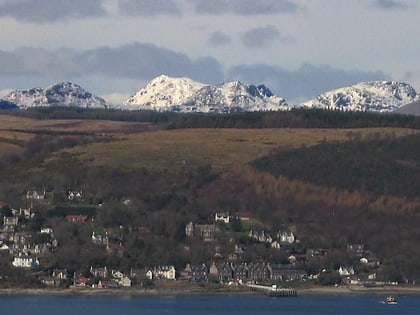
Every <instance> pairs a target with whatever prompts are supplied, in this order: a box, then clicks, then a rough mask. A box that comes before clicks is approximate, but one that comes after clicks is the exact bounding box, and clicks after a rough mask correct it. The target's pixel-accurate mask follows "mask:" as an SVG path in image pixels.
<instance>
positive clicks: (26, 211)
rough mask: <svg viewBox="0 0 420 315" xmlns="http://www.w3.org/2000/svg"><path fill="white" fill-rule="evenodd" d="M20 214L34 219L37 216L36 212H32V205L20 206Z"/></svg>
mask: <svg viewBox="0 0 420 315" xmlns="http://www.w3.org/2000/svg"><path fill="white" fill-rule="evenodd" d="M18 214H19V215H20V216H22V217H24V218H25V219H32V218H33V217H34V216H35V213H33V212H32V209H31V207H29V208H19V211H18Z"/></svg>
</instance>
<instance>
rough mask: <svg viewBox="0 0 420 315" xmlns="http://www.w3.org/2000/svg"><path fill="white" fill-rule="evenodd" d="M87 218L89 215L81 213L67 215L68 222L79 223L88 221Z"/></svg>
mask: <svg viewBox="0 0 420 315" xmlns="http://www.w3.org/2000/svg"><path fill="white" fill-rule="evenodd" d="M87 219H88V216H87V215H81V214H79V215H68V216H66V221H67V222H76V223H78V222H86V221H87Z"/></svg>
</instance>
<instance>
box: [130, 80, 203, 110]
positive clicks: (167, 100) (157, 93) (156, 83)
mask: <svg viewBox="0 0 420 315" xmlns="http://www.w3.org/2000/svg"><path fill="white" fill-rule="evenodd" d="M204 86H205V84H204V83H201V82H197V81H194V80H191V79H189V78H171V77H168V76H166V75H161V76H158V77H156V78H154V79H153V80H152V81H150V82H149V83H148V84H147V85H146V86H145V87H144V88H142V89H141V90H139V91H138V92H137V93H136V94H134V95H133V96H131V97H130V98H129V99H128V100H126V101H125V102H124V103H123V105H124V108H125V109H152V110H157V111H165V110H170V108H171V106H173V105H179V104H183V103H184V102H185V101H186V100H187V99H188V98H190V97H191V96H192V95H194V93H196V92H197V91H198V90H200V89H201V88H202V87H204Z"/></svg>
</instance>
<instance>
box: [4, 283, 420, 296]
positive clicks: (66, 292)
mask: <svg viewBox="0 0 420 315" xmlns="http://www.w3.org/2000/svg"><path fill="white" fill-rule="evenodd" d="M297 292H298V294H297V296H298V297H299V296H325V295H331V296H334V295H336V296H344V295H391V294H392V295H420V287H419V286H383V287H375V288H366V287H363V286H338V287H321V286H313V287H305V288H298V289H297ZM72 295H73V296H132V297H136V296H138V297H140V296H144V297H147V296H194V295H264V293H258V292H255V291H250V290H249V289H247V288H244V287H238V286H236V287H231V286H217V287H210V288H209V287H192V288H191V287H190V288H189V287H183V288H171V287H167V288H165V287H164V286H162V287H159V288H152V289H149V288H147V289H144V288H119V289H92V288H5V289H0V296H3V297H4V296H72Z"/></svg>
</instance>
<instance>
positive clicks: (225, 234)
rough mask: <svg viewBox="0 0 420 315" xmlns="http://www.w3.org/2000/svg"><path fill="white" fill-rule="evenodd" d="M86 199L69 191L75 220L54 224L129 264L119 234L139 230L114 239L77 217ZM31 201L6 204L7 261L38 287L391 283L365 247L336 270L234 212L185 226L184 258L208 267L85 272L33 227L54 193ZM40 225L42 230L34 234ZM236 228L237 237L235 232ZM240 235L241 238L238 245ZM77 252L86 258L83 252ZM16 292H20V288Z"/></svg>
mask: <svg viewBox="0 0 420 315" xmlns="http://www.w3.org/2000/svg"><path fill="white" fill-rule="evenodd" d="M83 198H84V192H83V191H82V190H80V191H72V190H68V191H67V192H66V195H65V198H64V202H67V203H69V204H73V205H74V204H75V202H76V206H75V207H71V209H74V213H67V214H66V215H65V216H61V217H59V218H54V220H55V221H50V222H57V221H58V220H61V221H60V222H61V224H64V225H66V226H70V227H72V226H73V227H77V226H84V227H85V228H87V229H89V228H91V227H92V228H91V231H90V236H89V237H88V238H87V239H86V240H84V241H85V242H86V243H87V244H89V246H95V247H92V248H99V249H101V250H103V251H104V252H105V253H106V255H108V256H109V257H113V256H119V257H124V253H125V251H126V250H127V249H126V248H125V244H124V242H125V240H124V237H122V235H119V234H118V233H115V230H117V231H118V230H121V231H122V230H128V231H130V230H132V229H133V228H132V227H130V229H125V228H124V227H123V226H119V227H117V228H116V229H113V230H110V231H109V232H108V231H107V230H106V229H103V228H102V229H98V227H97V225H96V224H95V216H94V215H89V214H82V213H79V212H78V211H77V209H78V205H80V201H81V200H83ZM24 199H26V202H27V204H28V207H27V208H19V209H14V208H13V207H12V206H10V205H8V204H7V203H6V202H4V201H2V202H1V203H0V208H1V214H2V216H3V218H2V228H1V233H0V253H2V255H3V256H5V255H6V256H7V257H8V261H9V262H10V264H9V267H10V268H11V269H12V270H19V272H23V273H25V274H26V275H31V277H32V279H33V280H32V281H35V282H31V283H32V285H35V286H39V287H62V288H70V287H71V288H91V289H103V288H108V289H110V288H115V289H117V288H129V287H147V286H153V285H154V284H165V283H169V282H176V281H179V282H183V283H194V284H206V283H218V284H224V285H241V284H245V283H252V284H267V285H271V284H280V285H281V284H283V285H301V284H304V283H311V282H313V283H318V284H342V283H345V284H355V285H362V284H365V285H372V284H374V285H377V284H380V283H383V282H382V281H385V280H384V278H382V279H381V278H380V273H381V262H380V261H379V259H378V258H377V257H376V256H375V255H374V254H373V253H372V252H371V251H370V250H368V249H366V248H365V246H364V245H363V244H347V246H346V248H345V249H343V252H342V253H341V254H343V255H344V257H342V260H343V261H346V262H349V264H346V265H337V266H335V268H329V267H328V266H331V262H330V260H329V259H330V256H331V255H332V254H333V255H337V253H329V252H328V250H326V249H323V248H306V247H303V246H302V244H301V240H300V239H299V235H295V233H294V232H293V231H292V230H290V229H289V230H287V229H283V230H274V231H273V230H272V231H268V230H265V229H264V228H255V227H254V228H248V227H249V226H252V224H251V222H252V221H253V218H250V217H249V216H247V214H235V215H230V214H229V213H228V212H215V213H214V216H213V217H212V218H210V219H209V222H206V223H203V224H202V223H199V222H192V221H190V222H188V223H187V224H186V225H185V226H184V227H183V230H184V233H185V235H184V238H183V239H184V242H183V245H182V246H183V249H184V251H185V252H186V253H188V252H191V251H193V250H196V248H200V249H201V250H205V252H206V254H203V256H202V258H203V260H202V261H197V259H195V260H194V261H188V258H187V259H185V260H186V263H185V264H184V265H182V266H180V265H179V263H178V264H175V263H174V264H167V263H164V264H156V265H147V264H144V263H143V262H138V263H137V264H136V265H133V266H130V265H128V264H127V263H125V264H123V265H121V266H119V265H118V264H115V263H114V264H113V265H112V266H107V265H101V264H99V263H97V264H95V265H90V266H87V265H84V268H79V269H77V268H75V267H77V266H73V265H72V264H71V262H69V263H67V264H65V265H58V263H57V262H54V255H56V254H57V253H58V252H59V250H60V246H61V241H60V239H59V238H58V237H56V233H55V230H54V226H52V225H44V224H45V222H48V221H43V224H41V226H40V224H38V225H37V224H34V222H35V221H36V220H37V216H38V215H39V213H40V211H38V209H41V208H44V209H45V208H49V207H51V206H52V205H51V203H50V201H48V200H47V199H48V193H46V192H45V191H43V192H42V193H39V192H37V191H34V190H31V191H27V193H26V195H25V196H24ZM78 202H79V203H78ZM122 202H123V203H125V204H127V205H128V204H129V203H130V201H129V200H124V201H122ZM100 207H102V205H98V208H99V209H100ZM99 211H100V210H99ZM38 221H39V220H38ZM39 222H41V221H39ZM39 222H38V223H39ZM35 226H37V228H38V229H37V230H34V227H35ZM244 227H245V228H244ZM235 228H236V231H237V233H236V234H235V233H233V232H234V231H235ZM140 230H142V229H140ZM128 233H129V232H128ZM234 235H241V237H240V239H238V238H235V237H234ZM80 246H85V245H83V244H81V245H80ZM259 248H261V249H263V250H264V251H266V252H267V253H270V255H271V256H270V257H272V260H270V259H267V258H266V256H264V255H263V254H261V255H259V254H258V252H256V251H258V250H259ZM302 248H303V249H304V250H302ZM78 250H79V251H80V252H82V249H78ZM209 253H210V254H209ZM73 254H74V255H78V254H80V253H77V252H75V253H73ZM120 261H122V260H120ZM8 272H9V273H8ZM8 272H5V274H0V286H2V282H3V286H4V285H5V284H4V283H7V280H8V277H10V271H8ZM8 274H9V275H8ZM12 274H13V272H12ZM14 285H16V286H19V283H14ZM24 285H27V284H24Z"/></svg>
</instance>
